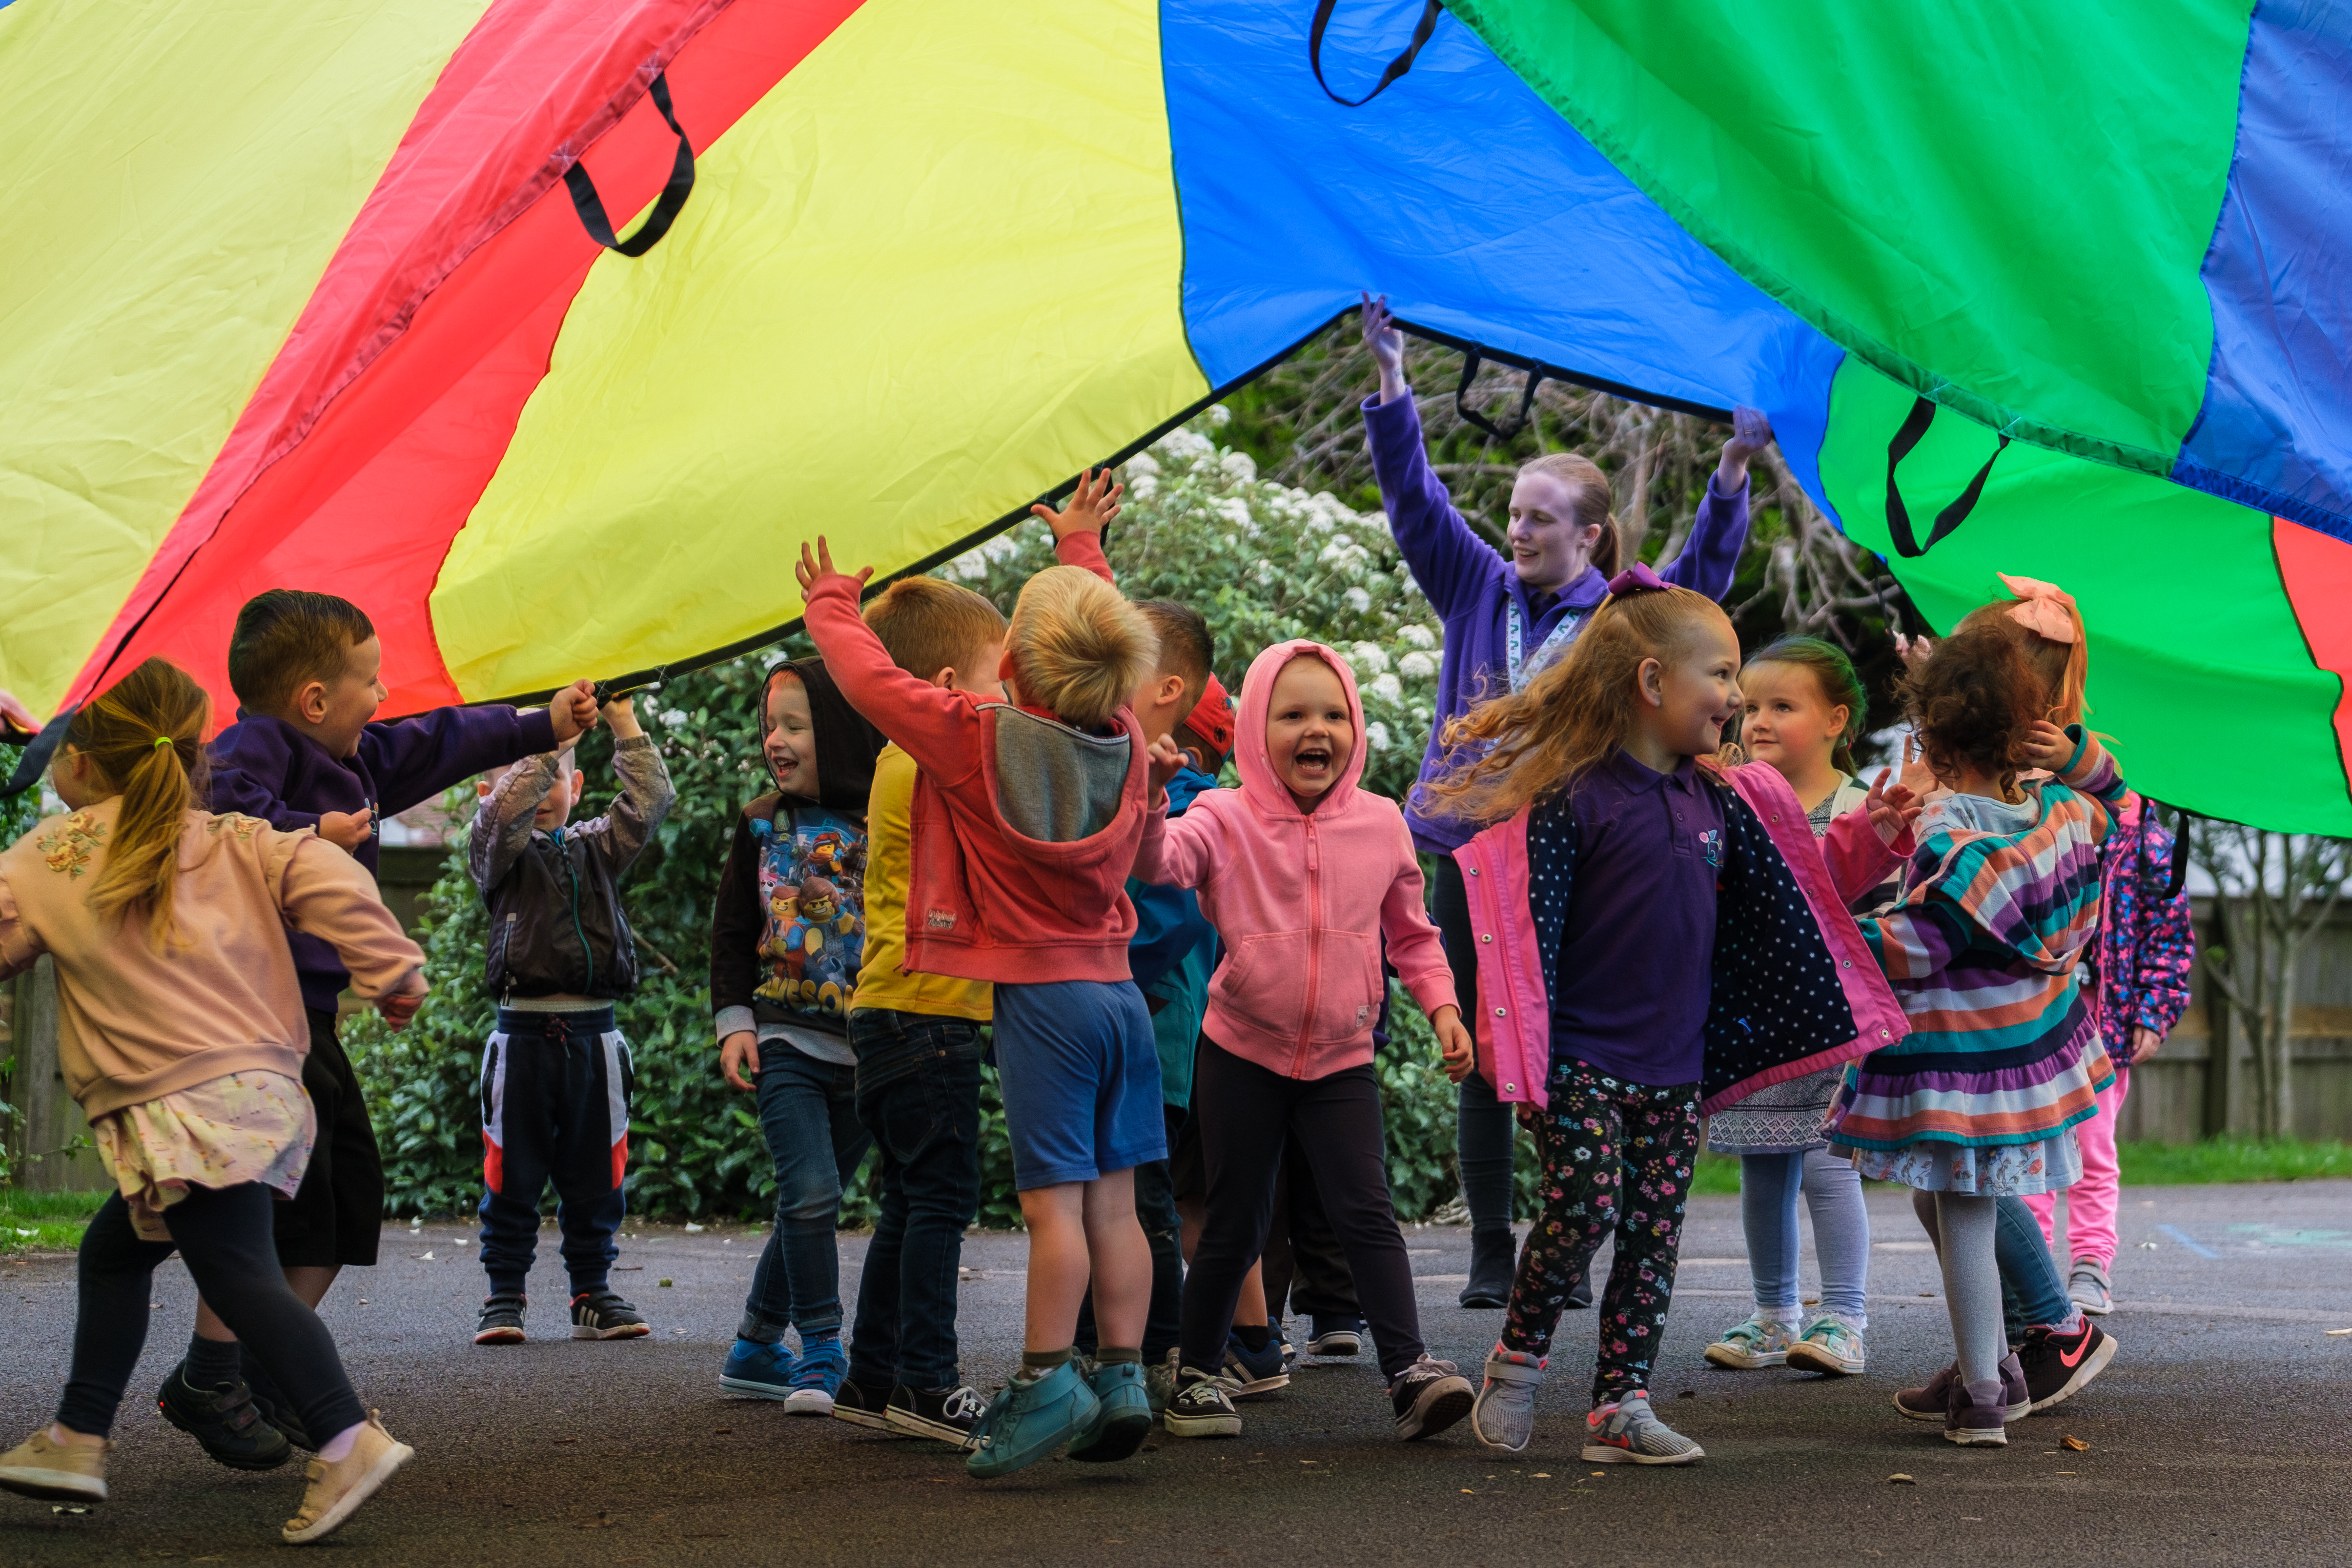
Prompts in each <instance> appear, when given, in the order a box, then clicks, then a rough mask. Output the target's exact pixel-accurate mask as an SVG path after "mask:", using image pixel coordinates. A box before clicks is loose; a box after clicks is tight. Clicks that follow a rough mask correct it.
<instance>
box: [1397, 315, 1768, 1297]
mask: <svg viewBox="0 0 2352 1568" xmlns="http://www.w3.org/2000/svg"><path fill="white" fill-rule="evenodd" d="M1364 341H1365V342H1366V343H1367V344H1368V345H1370V349H1371V350H1372V358H1373V359H1374V360H1375V361H1378V363H1379V365H1380V368H1381V390H1380V395H1379V396H1378V397H1375V398H1370V399H1367V400H1366V401H1365V403H1364V405H1363V412H1364V432H1365V436H1366V439H1367V441H1368V443H1369V444H1370V448H1371V455H1372V473H1373V475H1374V476H1376V477H1377V478H1378V479H1379V480H1380V486H1381V504H1382V505H1383V506H1385V507H1387V508H1388V514H1389V529H1390V531H1391V533H1392V534H1394V535H1395V537H1396V543H1397V549H1399V550H1400V551H1401V552H1402V554H1403V556H1404V559H1405V564H1406V565H1407V566H1409V567H1410V568H1412V576H1413V580H1414V581H1415V582H1417V583H1419V584H1420V585H1421V591H1422V592H1423V594H1425V595H1427V596H1428V599H1429V602H1430V606H1431V608H1433V610H1435V611H1436V612H1437V616H1438V619H1439V620H1440V621H1441V622H1443V623H1444V632H1445V648H1444V654H1443V655H1442V660H1441V663H1440V664H1439V666H1438V681H1437V723H1436V725H1435V726H1434V727H1433V729H1432V731H1431V734H1430V740H1429V751H1428V754H1427V756H1426V757H1424V758H1423V761H1422V766H1421V777H1422V779H1423V782H1427V781H1429V780H1430V779H1433V778H1435V777H1436V776H1437V773H1438V770H1439V768H1440V766H1441V761H1442V753H1443V749H1444V747H1443V746H1442V744H1441V742H1440V740H1439V732H1440V731H1442V730H1443V729H1444V726H1445V723H1446V721H1448V720H1449V719H1454V718H1458V717H1460V716H1462V715H1464V714H1465V713H1467V712H1468V711H1469V710H1470V709H1471V707H1472V706H1474V705H1475V704H1477V703H1479V702H1482V701H1484V700H1486V698H1487V697H1490V696H1495V695H1499V694H1502V693H1505V692H1517V691H1519V690H1522V689H1523V688H1525V686H1526V685H1527V684H1528V681H1530V680H1531V679H1533V678H1534V676H1535V675H1536V674H1537V673H1538V671H1540V670H1542V669H1543V668H1544V667H1545V666H1546V665H1548V664H1551V663H1552V662H1553V661H1555V660H1557V659H1558V658H1559V656H1560V654H1561V653H1564V652H1565V651H1566V650H1567V648H1568V647H1569V645H1570V643H1573V642H1574V641H1575V640H1576V637H1577V634H1578V633H1579V632H1580V631H1581V630H1582V629H1583V628H1584V627H1585V626H1586V625H1587V624H1589V623H1590V622H1591V617H1592V612H1593V610H1594V608H1595V607H1596V606H1597V605H1599V604H1600V602H1601V596H1602V595H1603V594H1604V593H1605V592H1606V591H1607V586H1606V585H1607V583H1608V580H1609V579H1610V578H1611V576H1612V575H1613V574H1614V573H1615V572H1616V570H1617V568H1618V531H1617V519H1616V518H1615V517H1613V516H1612V514H1611V511H1610V500H1611V498H1610V491H1609V477H1608V476H1607V475H1605V474H1603V473H1602V472H1601V470H1600V468H1599V467H1597V466H1596V465H1594V464H1593V463H1592V462H1591V459H1589V458H1586V457H1583V456H1580V455H1578V454H1575V453H1571V452H1552V453H1547V454H1545V455H1542V456H1540V457H1538V458H1536V459H1535V460H1534V461H1533V462H1531V463H1529V464H1528V465H1526V466H1524V467H1522V468H1521V469H1520V470H1519V474H1518V479H1517V482H1516V483H1515V484H1514V485H1513V486H1511V516H1510V527H1509V530H1508V533H1509V542H1510V552H1509V555H1508V556H1507V557H1505V556H1502V555H1498V554H1496V551H1495V548H1494V546H1492V545H1490V544H1488V543H1487V542H1486V538H1484V536H1482V535H1481V534H1479V533H1478V531H1477V530H1476V529H1475V528H1472V527H1471V526H1470V525H1469V524H1468V523H1467V522H1466V521H1465V520H1464V519H1463V517H1462V514H1461V513H1460V512H1459V511H1456V510H1455V509H1454V502H1453V500H1452V498H1451V497H1448V496H1447V494H1446V492H1445V486H1444V485H1443V484H1441V483H1439V481H1438V478H1437V476H1436V475H1435V474H1434V473H1433V472H1431V470H1430V466H1429V457H1428V455H1427V454H1426V453H1425V452H1424V451H1423V447H1422V437H1421V414H1420V412H1419V411H1418V409H1416V408H1415V406H1414V404H1413V400H1412V389H1411V388H1409V387H1407V386H1406V385H1405V381H1404V336H1403V334H1402V333H1401V332H1399V331H1398V330H1397V328H1396V325H1395V323H1394V322H1393V321H1391V319H1390V318H1389V311H1388V301H1387V299H1386V298H1381V299H1374V298H1371V297H1370V295H1367V296H1365V298H1364ZM1733 428H1734V434H1733V435H1732V438H1731V439H1730V440H1729V441H1727V442H1726V443H1725V444H1724V447H1723V460H1722V462H1721V464H1720V465H1718V466H1717V469H1716V471H1715V475H1714V477H1713V478H1711V479H1710V480H1709V481H1708V483H1707V487H1706V498H1705V499H1704V500H1702V501H1701V502H1700V503H1699V508H1698V517H1697V518H1696V520H1695V521H1694V522H1693V523H1692V525H1691V532H1690V540H1689V542H1688V543H1687V544H1686V545H1685V547H1684V548H1683V550H1682V553H1681V554H1680V555H1678V556H1676V557H1675V559H1674V561H1673V562H1672V563H1671V564H1668V565H1665V566H1663V567H1661V568H1660V569H1659V573H1658V575H1659V576H1660V577H1661V578H1662V579H1664V580H1665V581H1667V582H1670V583H1675V584H1679V585H1680V586H1682V587H1685V588H1689V589H1695V590H1696V591H1698V592H1700V593H1702V594H1704V595H1706V597H1707V598H1708V599H1710V600H1720V599H1721V598H1722V597H1723V596H1724V595H1725V594H1726V593H1727V592H1729V591H1730V590H1731V580H1732V573H1733V571H1734V570H1735V569H1736V568H1737V567H1738V564H1739V551H1740V547H1741V546H1743V545H1745V544H1746V543H1747V541H1748V460H1749V459H1750V458H1752V457H1754V456H1755V455H1756V454H1758V453H1759V452H1761V451H1762V450H1763V449H1764V448H1765V447H1766V446H1768V445H1769V444H1771V441H1772V426H1771V423H1769V421H1768V420H1766V419H1765V417H1764V415H1763V414H1762V413H1759V411H1757V410H1755V409H1752V408H1742V409H1739V410H1737V411H1736V412H1735V413H1734V414H1733ZM1405 825H1406V826H1407V827H1409V828H1410V829H1412V838H1413V842H1414V844H1415V845H1416V846H1417V847H1418V848H1420V849H1421V850H1422V852H1423V853H1425V854H1428V855H1430V856H1432V857H1433V858H1434V860H1435V862H1436V865H1437V873H1436V875H1435V876H1434V877H1433V879H1432V880H1431V883H1430V901H1429V913H1430V917H1431V918H1432V919H1433V920H1434V921H1435V922H1436V923H1437V930H1438V935H1439V936H1440V937H1442V938H1443V939H1444V944H1445V956H1446V960H1447V962H1448V963H1449V964H1450V965H1451V966H1452V967H1453V969H1454V987H1455V989H1456V990H1457V992H1458V993H1459V994H1460V996H1461V999H1462V1009H1463V1012H1464V1013H1465V1016H1467V1015H1475V1013H1476V1011H1477V997H1476V995H1475V985H1476V975H1477V965H1476V962H1475V954H1474V952H1473V944H1472V942H1471V939H1470V915H1469V905H1468V904H1467V903H1466V902H1465V895H1464V890H1463V884H1462V875H1461V873H1460V872H1459V871H1457V870H1456V869H1455V868H1454V862H1453V859H1452V856H1453V852H1454V850H1456V849H1458V848H1460V847H1461V845H1462V844H1463V843H1464V841H1466V840H1467V839H1468V838H1469V837H1470V835H1471V833H1472V832H1473V831H1475V826H1476V825H1475V823H1471V822H1465V821H1460V820H1458V819H1457V818H1456V817H1454V815H1452V814H1451V813H1449V812H1446V811H1442V810H1431V809H1429V808H1428V807H1427V806H1426V805H1423V804H1420V803H1417V802H1415V801H1412V800H1409V801H1407V802H1406V806H1405ZM1460 1155H1461V1163H1462V1197H1463V1201H1464V1202H1465V1203H1466V1204H1468V1205H1469V1207H1470V1223H1471V1235H1472V1238H1473V1240H1472V1255H1471V1263H1470V1282H1469V1284H1468V1285H1467V1286H1466V1287H1465V1288H1464V1290H1463V1292H1462V1304H1463V1305H1464V1306H1465V1307H1499V1306H1501V1305H1502V1304H1503V1297H1504V1295H1505V1293H1506V1292H1507V1291H1508V1290H1509V1288H1510V1280H1511V1111H1510V1107H1509V1106H1508V1105H1506V1104H1503V1103H1499V1102H1497V1101H1496V1098H1495V1095H1494V1092H1493V1091H1492V1090H1491V1089H1490V1088H1489V1087H1488V1086H1487V1084H1486V1081H1485V1080H1484V1079H1482V1078H1479V1077H1477V1076H1475V1074H1474V1075H1473V1076H1471V1077H1470V1078H1468V1079H1465V1081H1464V1082H1463V1084H1462V1090H1461V1128H1460ZM1590 1301H1591V1295H1590V1292H1583V1293H1582V1294H1580V1298H1579V1299H1578V1300H1577V1301H1575V1302H1574V1303H1573V1304H1575V1305H1577V1306H1584V1305H1587V1304H1589V1302H1590Z"/></svg>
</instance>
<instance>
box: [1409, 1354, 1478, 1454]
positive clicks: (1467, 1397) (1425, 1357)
mask: <svg viewBox="0 0 2352 1568" xmlns="http://www.w3.org/2000/svg"><path fill="white" fill-rule="evenodd" d="M1477 1398H1478V1396H1477V1394H1476V1393H1475V1391H1474V1390H1473V1389H1472V1388H1471V1386H1470V1380H1469V1379H1468V1378H1466V1377H1465V1376H1463V1375H1462V1369H1461V1368H1460V1367H1457V1366H1455V1365H1454V1364H1453V1363H1452V1362H1450V1361H1439V1360H1438V1359H1437V1358H1436V1357H1434V1356H1433V1355H1431V1354H1429V1353H1428V1352H1427V1351H1423V1352H1422V1355H1421V1359H1420V1360H1419V1361H1416V1362H1414V1363H1413V1364H1412V1365H1411V1366H1408V1367H1406V1368H1405V1369H1404V1370H1403V1371H1402V1372H1401V1373H1399V1374H1397V1380H1396V1381H1395V1382H1394V1383H1392V1384H1391V1385H1389V1403H1390V1404H1391V1405H1392V1406H1395V1407H1396V1426H1397V1436H1398V1437H1402V1438H1403V1439H1404V1440H1405V1441H1407V1442H1412V1440H1413V1439H1414V1438H1417V1437H1433V1436H1435V1435H1436V1434H1437V1433H1439V1432H1443V1431H1444V1430H1445V1428H1447V1427H1451V1426H1453V1425H1454V1423H1455V1422H1456V1421H1459V1420H1460V1419H1462V1417H1463V1416H1467V1415H1468V1414H1470V1406H1472V1405H1474V1404H1475V1403H1476V1402H1477Z"/></svg>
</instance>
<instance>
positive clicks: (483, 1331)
mask: <svg viewBox="0 0 2352 1568" xmlns="http://www.w3.org/2000/svg"><path fill="white" fill-rule="evenodd" d="M529 1304H530V1303H529V1302H528V1301H526V1300H525V1299H524V1298H523V1297H521V1296H492V1297H490V1298H489V1299H488V1300H487V1301H484V1302H483V1303H482V1315H481V1316H480V1317H479V1318H478V1319H477V1320H475V1322H474V1343H476V1344H520V1343H522V1318H523V1312H524V1309H525V1308H526V1307H527V1306H529Z"/></svg>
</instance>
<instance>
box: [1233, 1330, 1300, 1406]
mask: <svg viewBox="0 0 2352 1568" xmlns="http://www.w3.org/2000/svg"><path fill="white" fill-rule="evenodd" d="M1225 1378H1226V1381H1227V1382H1229V1383H1231V1384H1232V1385H1233V1387H1232V1388H1231V1389H1230V1390H1228V1392H1230V1393H1231V1394H1232V1396H1234V1398H1235V1399H1255V1398H1257V1397H1259V1396H1262V1395H1267V1394H1271V1393H1273V1392H1274V1391H1275V1390H1276V1389H1277V1388H1287V1387H1288V1386H1290V1366H1289V1364H1288V1363H1286V1362H1285V1361H1284V1360H1283V1359H1282V1342H1281V1341H1280V1340H1279V1339H1276V1338H1275V1337H1274V1336H1273V1335H1272V1334H1268V1335H1267V1336H1266V1341H1265V1349H1264V1350H1252V1349H1250V1347H1249V1346H1247V1345H1245V1344H1244V1343H1242V1336H1241V1335H1239V1334H1228V1335H1227V1336H1226V1339H1225Z"/></svg>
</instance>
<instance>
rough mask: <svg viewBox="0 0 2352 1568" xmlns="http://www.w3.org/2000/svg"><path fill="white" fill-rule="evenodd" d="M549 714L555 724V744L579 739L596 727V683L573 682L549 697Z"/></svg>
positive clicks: (584, 680) (589, 681) (585, 680)
mask: <svg viewBox="0 0 2352 1568" xmlns="http://www.w3.org/2000/svg"><path fill="white" fill-rule="evenodd" d="M547 716H548V718H549V719H550V720H551V721H552V722H553V723H554V726H555V744H556V745H558V746H562V745H563V744H564V743H565V742H567V741H573V740H577V739H579V738H580V737H581V736H583V734H585V733H586V732H588V731H589V730H592V729H593V728H595V727H596V683H595V682H593V681H591V680H587V679H582V680H577V681H574V682H572V684H571V685H568V686H566V687H564V688H563V689H562V691H560V692H558V693H556V694H555V695H553V696H552V697H551V698H549V699H548V703H547Z"/></svg>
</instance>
